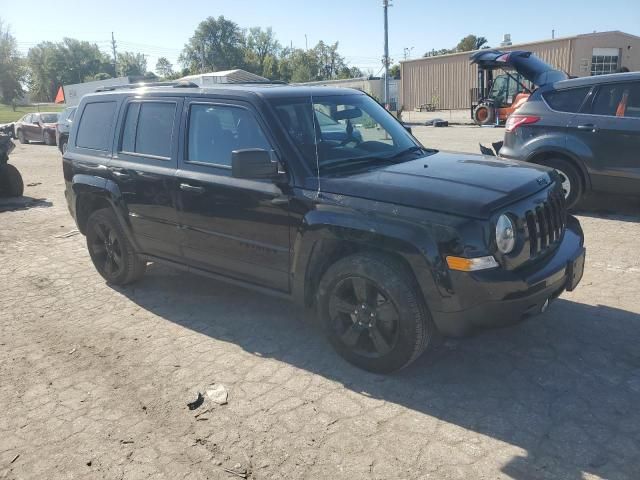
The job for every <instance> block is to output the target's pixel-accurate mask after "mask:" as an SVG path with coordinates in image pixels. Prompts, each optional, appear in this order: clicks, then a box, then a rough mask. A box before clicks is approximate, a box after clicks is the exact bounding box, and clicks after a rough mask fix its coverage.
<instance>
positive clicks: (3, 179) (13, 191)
mask: <svg viewBox="0 0 640 480" xmlns="http://www.w3.org/2000/svg"><path fill="white" fill-rule="evenodd" d="M14 148H15V145H14V143H13V142H12V141H11V137H9V136H8V135H3V134H0V196H3V197H20V196H21V195H22V193H23V192H24V182H23V181H22V175H20V172H19V171H18V169H17V168H16V167H15V166H13V165H10V164H9V163H8V162H9V154H10V153H11V152H12V151H13V149H14Z"/></svg>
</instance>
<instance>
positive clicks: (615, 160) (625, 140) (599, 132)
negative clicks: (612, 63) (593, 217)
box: [571, 82, 640, 194]
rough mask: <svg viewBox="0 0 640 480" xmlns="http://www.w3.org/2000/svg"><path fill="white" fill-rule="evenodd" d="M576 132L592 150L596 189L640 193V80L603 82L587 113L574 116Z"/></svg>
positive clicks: (594, 94)
mask: <svg viewBox="0 0 640 480" xmlns="http://www.w3.org/2000/svg"><path fill="white" fill-rule="evenodd" d="M571 128H572V130H573V131H574V132H575V135H576V136H577V137H578V138H580V139H581V140H582V141H583V142H584V143H585V144H587V145H588V146H589V148H590V150H591V152H592V155H593V158H592V165H591V167H592V168H591V169H590V170H591V172H590V173H591V180H592V183H593V187H594V189H596V190H602V191H609V192H613V193H622V194H634V193H635V194H637V192H638V190H639V189H640V83H639V82H625V83H611V84H603V85H600V86H598V87H597V89H595V91H594V92H593V99H592V101H591V102H590V105H589V108H587V111H586V112H585V113H581V114H578V115H576V116H575V117H574V119H573V121H572V125H571Z"/></svg>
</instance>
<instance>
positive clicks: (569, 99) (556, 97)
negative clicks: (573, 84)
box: [543, 87, 591, 113]
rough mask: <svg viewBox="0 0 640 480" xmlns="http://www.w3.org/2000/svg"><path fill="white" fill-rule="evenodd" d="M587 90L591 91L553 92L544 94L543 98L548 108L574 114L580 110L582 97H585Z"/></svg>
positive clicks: (578, 89) (577, 89)
mask: <svg viewBox="0 0 640 480" xmlns="http://www.w3.org/2000/svg"><path fill="white" fill-rule="evenodd" d="M589 90H591V87H583V88H572V89H570V90H554V91H551V92H547V93H545V94H544V95H543V96H544V99H545V100H546V101H547V103H548V104H549V106H550V107H551V108H553V109H554V110H557V111H559V112H572V113H576V112H577V111H578V110H579V109H580V106H581V105H582V102H583V100H584V97H586V96H587V93H589Z"/></svg>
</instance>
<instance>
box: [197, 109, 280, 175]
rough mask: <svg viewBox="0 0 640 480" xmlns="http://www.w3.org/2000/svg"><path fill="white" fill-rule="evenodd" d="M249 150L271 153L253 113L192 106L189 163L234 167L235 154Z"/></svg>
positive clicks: (244, 110)
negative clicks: (232, 155)
mask: <svg viewBox="0 0 640 480" xmlns="http://www.w3.org/2000/svg"><path fill="white" fill-rule="evenodd" d="M245 148H261V149H263V150H271V147H270V146H269V142H268V141H267V139H266V137H265V135H264V133H263V132H262V128H260V125H259V124H258V122H257V120H256V119H255V117H254V116H253V114H252V113H251V112H250V111H249V110H246V109H244V108H240V107H231V106H226V105H225V106H223V105H192V106H191V109H190V112H189V146H188V152H187V160H188V161H190V162H199V163H210V164H215V165H226V166H230V165H231V153H232V152H233V151H234V150H241V149H245Z"/></svg>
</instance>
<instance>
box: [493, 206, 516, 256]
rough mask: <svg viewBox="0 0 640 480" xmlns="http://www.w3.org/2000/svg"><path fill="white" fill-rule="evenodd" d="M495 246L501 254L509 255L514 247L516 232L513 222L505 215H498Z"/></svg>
mask: <svg viewBox="0 0 640 480" xmlns="http://www.w3.org/2000/svg"><path fill="white" fill-rule="evenodd" d="M496 245H497V246H498V250H500V252H502V253H511V252H512V251H513V247H515V246H516V231H515V229H514V228H513V222H512V221H511V219H510V218H509V217H508V216H507V215H505V214H502V215H500V218H498V223H496Z"/></svg>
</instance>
